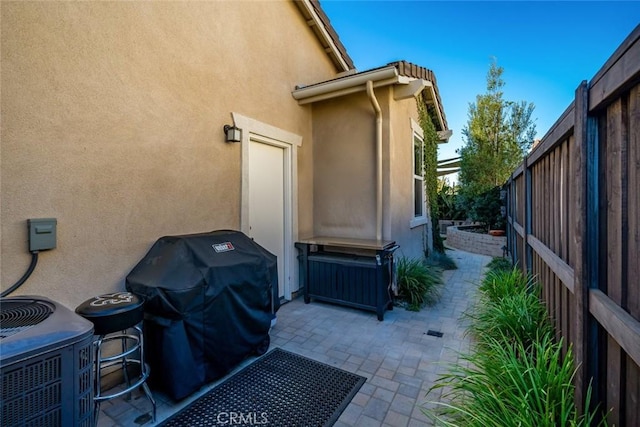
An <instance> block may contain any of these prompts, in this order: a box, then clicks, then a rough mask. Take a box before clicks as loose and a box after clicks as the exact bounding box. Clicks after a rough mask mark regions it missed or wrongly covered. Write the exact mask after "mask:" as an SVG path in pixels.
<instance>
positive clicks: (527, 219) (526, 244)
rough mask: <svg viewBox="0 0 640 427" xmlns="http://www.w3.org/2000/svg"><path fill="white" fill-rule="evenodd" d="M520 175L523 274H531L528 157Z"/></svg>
mask: <svg viewBox="0 0 640 427" xmlns="http://www.w3.org/2000/svg"><path fill="white" fill-rule="evenodd" d="M522 173H523V174H524V218H523V219H524V221H523V222H524V224H523V225H524V236H523V237H522V239H523V240H524V245H523V247H524V255H523V258H524V266H523V267H524V271H525V273H530V274H531V273H533V268H532V264H533V250H532V248H531V247H530V246H529V235H530V234H531V227H532V220H531V203H532V202H531V197H532V188H531V169H530V168H529V156H525V157H524V160H523V161H522Z"/></svg>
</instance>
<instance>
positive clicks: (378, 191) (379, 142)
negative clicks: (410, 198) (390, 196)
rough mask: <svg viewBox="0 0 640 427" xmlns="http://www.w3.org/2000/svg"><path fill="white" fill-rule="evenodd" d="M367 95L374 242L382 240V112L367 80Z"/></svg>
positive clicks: (370, 82) (371, 83) (371, 85)
mask: <svg viewBox="0 0 640 427" xmlns="http://www.w3.org/2000/svg"><path fill="white" fill-rule="evenodd" d="M367 95H368V96H369V101H371V106H372V107H373V109H374V110H375V112H376V240H382V110H381V109H380V104H378V100H377V99H376V95H375V93H374V92H373V81H371V80H367Z"/></svg>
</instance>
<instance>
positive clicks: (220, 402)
mask: <svg viewBox="0 0 640 427" xmlns="http://www.w3.org/2000/svg"><path fill="white" fill-rule="evenodd" d="M365 380H366V378H364V377H362V376H360V375H356V374H352V373H350V372H347V371H344V370H342V369H338V368H334V367H333V366H329V365H327V364H324V363H320V362H316V361H315V360H311V359H309V358H306V357H303V356H300V355H297V354H295V353H291V352H288V351H285V350H282V349H279V348H276V349H274V350H272V351H270V352H269V353H267V354H265V355H264V356H262V357H261V358H259V359H257V360H256V361H255V362H253V363H252V364H250V365H248V366H247V367H245V368H243V369H242V370H240V371H238V372H237V373H235V374H234V375H232V376H231V377H229V378H228V379H226V380H225V381H224V382H222V383H221V384H219V385H217V386H216V387H215V388H214V389H213V390H211V391H209V392H208V393H207V394H205V395H203V396H202V397H200V398H199V399H198V400H196V401H195V402H193V403H191V404H190V405H189V406H187V407H186V408H184V409H183V410H182V411H180V412H178V413H177V414H175V415H174V416H172V417H171V418H170V419H168V420H166V421H165V422H163V423H162V424H161V426H162V427H185V426H189V427H191V426H194V427H195V426H222V425H226V426H233V425H254V426H255V425H262V426H277V427H286V426H291V427H294V426H299V427H316V426H332V425H333V424H334V423H335V422H336V421H337V420H338V417H339V416H340V414H341V413H342V411H344V409H345V408H346V407H347V405H348V404H349V402H351V399H352V398H353V396H355V394H356V393H357V392H358V390H360V387H361V386H362V384H364V382H365Z"/></svg>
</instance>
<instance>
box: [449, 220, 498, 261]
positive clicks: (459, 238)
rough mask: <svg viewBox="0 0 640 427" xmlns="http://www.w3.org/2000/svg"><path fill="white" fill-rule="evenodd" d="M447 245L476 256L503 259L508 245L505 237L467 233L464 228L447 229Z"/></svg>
mask: <svg viewBox="0 0 640 427" xmlns="http://www.w3.org/2000/svg"><path fill="white" fill-rule="evenodd" d="M445 243H446V245H447V246H449V247H452V248H456V249H461V250H463V251H467V252H473V253H475V254H482V255H489V256H493V257H501V256H502V255H503V251H502V247H503V246H504V245H506V244H507V238H506V237H505V236H491V235H489V234H480V233H473V232H471V231H465V230H464V227H463V226H461V227H457V226H456V227H454V226H451V227H447V240H446V242H445Z"/></svg>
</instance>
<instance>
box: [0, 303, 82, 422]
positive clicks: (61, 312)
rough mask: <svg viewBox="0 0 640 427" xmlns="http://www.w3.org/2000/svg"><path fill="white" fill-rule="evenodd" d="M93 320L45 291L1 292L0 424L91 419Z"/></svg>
mask: <svg viewBox="0 0 640 427" xmlns="http://www.w3.org/2000/svg"><path fill="white" fill-rule="evenodd" d="M92 339H93V324H92V323H91V322H89V321H87V320H85V319H83V318H82V317H80V316H78V315H77V314H75V313H74V312H72V311H71V310H69V309H67V308H66V307H64V306H63V305H61V304H58V303H56V302H54V301H51V300H49V299H47V298H44V297H34V296H20V297H10V298H0V380H1V382H2V412H1V413H0V426H3V427H14V426H63V427H66V426H83V427H84V426H86V427H89V426H91V425H93V416H94V405H93V375H94V374H93V352H92Z"/></svg>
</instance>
